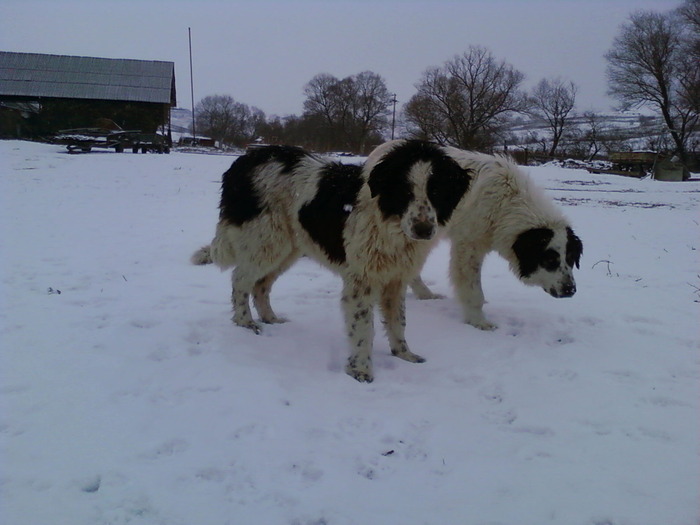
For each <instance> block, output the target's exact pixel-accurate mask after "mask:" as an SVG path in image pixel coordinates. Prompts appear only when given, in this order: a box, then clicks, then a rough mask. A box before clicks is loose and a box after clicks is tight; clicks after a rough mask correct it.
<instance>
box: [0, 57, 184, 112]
mask: <svg viewBox="0 0 700 525" xmlns="http://www.w3.org/2000/svg"><path fill="white" fill-rule="evenodd" d="M2 95H4V96H19V97H49V98H78V99H92V100H124V101H131V102H156V103H161V104H171V103H172V104H174V103H175V64H174V63H173V62H160V61H150V60H131V59H112V58H93V57H77V56H64V55H42V54H36V53H11V52H7V51H0V96H2Z"/></svg>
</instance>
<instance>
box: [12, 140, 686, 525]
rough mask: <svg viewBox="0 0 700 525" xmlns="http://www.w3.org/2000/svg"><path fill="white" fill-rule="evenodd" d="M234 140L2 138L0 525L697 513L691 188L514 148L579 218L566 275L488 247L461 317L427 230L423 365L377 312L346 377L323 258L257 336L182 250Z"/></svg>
mask: <svg viewBox="0 0 700 525" xmlns="http://www.w3.org/2000/svg"><path fill="white" fill-rule="evenodd" d="M231 161H232V157H227V156H221V155H219V156H208V155H194V154H185V153H176V152H174V153H172V154H170V155H155V154H148V155H143V154H139V155H134V154H131V153H122V154H118V153H114V152H109V151H106V152H95V153H90V154H82V155H69V154H67V153H66V151H65V149H63V148H62V147H59V146H51V145H43V144H33V143H25V142H17V141H3V142H0V168H1V172H0V173H1V176H0V184H1V186H0V227H1V230H0V250H1V251H0V261H1V262H0V278H1V280H2V290H3V291H2V294H1V295H0V297H1V298H2V303H1V307H2V310H1V312H0V313H1V315H2V317H1V319H2V324H1V325H0V333H1V334H2V336H1V341H2V349H1V350H0V356H1V361H0V367H1V368H0V379H1V385H0V400H1V405H0V418H1V419H0V440H1V441H0V443H1V444H2V452H1V455H0V457H1V458H2V469H0V490H1V491H2V492H1V497H2V501H1V503H0V505H1V507H2V512H1V513H0V514H1V515H2V520H1V521H2V523H3V524H4V523H6V524H8V525H12V524H23V525H43V524H48V523H50V524H52V525H62V524H65V525H107V524H110V525H113V524H114V525H116V524H120V525H121V524H127V523H128V524H134V525H142V524H143V525H146V524H148V525H150V524H168V525H189V524H198V525H208V524H212V525H221V524H230V525H233V524H258V523H259V524H268V523H275V524H278V523H279V524H289V525H310V524H315V525H320V524H333V525H335V524H340V525H349V524H355V523H358V524H359V523H362V524H394V523H395V524H409V525H410V524H416V525H419V524H452V523H455V524H457V523H459V524H468V525H472V524H473V525H487V524H488V525H497V524H500V525H511V524H516V525H528V524H532V525H542V524H546V523H551V524H572V525H576V524H580V525H603V524H606V525H689V524H694V523H698V521H699V520H700V499H699V496H698V487H699V486H700V468H699V467H700V461H699V454H698V452H699V447H698V431H699V430H700V424H699V423H700V410H698V409H699V408H700V407H698V405H699V397H698V385H699V383H700V381H699V378H700V367H699V359H698V355H699V354H698V349H699V347H700V344H699V339H700V338H699V333H698V324H697V319H698V308H699V307H700V304H699V303H698V301H699V300H700V295H699V292H698V288H699V287H700V277H699V276H698V268H699V264H698V263H699V261H698V239H700V236H699V233H700V232H699V230H700V226H699V224H698V220H699V218H698V213H697V212H698V203H699V201H700V187H698V186H697V185H696V183H694V182H691V183H669V182H664V183H661V182H655V181H650V180H636V179H629V178H624V177H615V176H609V175H608V176H606V175H590V174H589V173H587V172H585V171H582V170H564V169H561V168H558V167H539V168H532V169H530V173H531V174H532V176H533V177H534V178H535V179H536V180H537V181H538V182H539V183H540V184H541V185H542V186H543V187H545V188H546V189H547V191H548V193H550V194H551V195H552V197H553V198H554V199H556V200H557V201H558V202H559V203H560V205H561V206H563V208H564V210H565V212H566V213H567V215H568V216H569V217H570V219H571V220H572V222H573V224H574V226H575V230H576V232H577V234H578V235H579V236H580V237H581V238H582V239H583V242H584V257H583V261H582V263H583V264H582V267H581V269H580V271H578V273H577V284H578V289H579V292H578V293H577V294H576V296H575V297H573V298H571V299H553V298H551V297H549V296H548V295H546V294H545V293H544V292H543V291H541V290H537V289H534V288H527V287H525V286H523V285H522V284H520V283H519V282H518V281H517V279H516V278H515V277H514V276H512V274H510V273H509V270H508V268H507V265H506V263H505V262H504V261H503V260H502V259H500V258H498V257H496V256H491V257H489V258H488V260H487V261H486V265H485V273H484V289H485V293H486V296H487V299H488V300H489V304H487V305H486V308H485V310H486V314H487V315H488V316H490V318H491V319H492V320H494V321H495V322H497V323H498V324H499V325H500V328H499V329H498V330H496V331H495V332H482V331H479V330H477V329H475V328H473V327H471V326H469V325H466V324H464V323H462V322H461V319H460V309H459V306H458V304H457V303H456V302H455V300H454V299H453V298H452V294H451V290H450V285H449V280H448V276H447V267H448V257H449V245H448V244H447V243H446V242H443V243H441V244H440V245H439V246H438V247H437V248H436V250H435V251H434V253H433V254H432V255H431V257H430V259H429V260H428V263H427V265H426V268H425V269H424V272H423V276H424V278H425V280H426V281H427V282H428V284H429V285H430V286H431V287H432V288H433V291H435V292H439V293H443V294H446V295H447V296H448V298H447V299H443V300H437V301H418V300H416V299H415V298H414V297H413V296H412V295H410V294H409V297H408V301H407V316H408V327H407V335H408V338H409V342H410V344H411V345H412V349H413V350H415V351H416V352H419V353H421V354H422V355H424V356H426V357H427V359H428V361H427V362H426V363H425V364H420V365H419V364H410V363H407V362H404V361H401V360H398V359H396V358H393V357H392V356H390V355H389V352H388V345H387V342H386V339H385V337H384V336H383V334H382V333H381V329H380V327H379V326H378V327H377V337H376V341H375V367H376V368H375V376H376V379H375V382H374V383H372V384H371V385H366V384H360V383H357V382H356V381H354V380H352V379H351V378H349V377H348V376H347V375H345V374H344V373H343V365H344V360H345V355H346V349H345V338H344V336H343V329H342V320H341V315H340V307H339V301H338V299H339V292H340V281H339V279H338V278H337V277H335V276H333V275H332V274H330V273H329V272H328V271H326V270H324V269H322V268H320V267H319V266H318V265H317V264H315V263H313V262H312V261H310V260H306V259H303V260H301V261H300V262H299V263H298V264H297V265H295V266H294V267H293V268H292V269H291V270H290V271H289V272H288V273H287V274H286V275H284V276H283V277H282V278H281V279H280V280H279V281H278V283H277V284H276V287H275V289H274V290H273V294H272V300H273V305H274V306H275V309H276V311H277V312H278V313H279V314H282V315H284V316H286V317H288V318H289V319H290V322H289V323H286V324H283V325H274V326H269V327H268V326H266V327H265V331H264V332H263V334H262V335H260V336H256V335H254V334H253V333H251V332H249V331H247V330H244V329H241V328H238V327H235V326H233V325H232V324H231V322H230V306H229V294H230V285H229V276H228V274H226V273H221V272H219V271H218V270H217V269H215V268H213V267H211V266H209V267H195V266H191V265H190V264H189V261H188V259H189V256H190V254H191V253H192V252H193V251H194V250H195V249H196V248H198V247H199V246H201V245H203V244H206V243H207V242H208V241H209V240H210V239H211V237H212V235H213V232H214V225H215V221H216V217H217V202H218V192H219V178H220V175H221V173H223V172H224V171H225V170H226V169H227V168H228V166H229V165H230V163H231ZM59 292H60V293H59Z"/></svg>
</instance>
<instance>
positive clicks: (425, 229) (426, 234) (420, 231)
mask: <svg viewBox="0 0 700 525" xmlns="http://www.w3.org/2000/svg"><path fill="white" fill-rule="evenodd" d="M412 230H413V234H414V235H415V238H416V239H432V238H433V235H434V233H435V228H434V226H433V224H432V223H430V222H416V223H414V224H413V228H412Z"/></svg>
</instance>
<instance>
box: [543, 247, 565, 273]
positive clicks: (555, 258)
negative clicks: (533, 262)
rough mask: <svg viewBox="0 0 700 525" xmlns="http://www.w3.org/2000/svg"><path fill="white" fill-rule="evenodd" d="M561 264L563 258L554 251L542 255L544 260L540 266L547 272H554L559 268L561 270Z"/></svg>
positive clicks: (547, 251)
mask: <svg viewBox="0 0 700 525" xmlns="http://www.w3.org/2000/svg"><path fill="white" fill-rule="evenodd" d="M560 262H561V258H560V257H559V254H558V253H557V252H556V251H554V250H546V251H545V252H544V253H543V254H542V259H541V260H540V266H542V268H544V269H545V270H547V271H549V272H553V271H554V270H556V269H557V268H559V263H560Z"/></svg>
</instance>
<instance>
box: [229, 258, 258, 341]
mask: <svg viewBox="0 0 700 525" xmlns="http://www.w3.org/2000/svg"><path fill="white" fill-rule="evenodd" d="M255 282H256V279H255V277H252V276H251V275H250V273H249V272H246V271H245V270H244V268H242V267H241V266H238V267H237V268H236V269H235V270H233V273H232V275H231V283H232V288H233V289H232V291H231V303H232V304H233V322H234V323H235V324H237V325H238V326H242V327H243V328H249V329H250V330H252V331H253V332H255V333H256V334H259V333H260V332H262V328H261V327H260V325H259V324H258V323H256V322H255V321H253V316H252V314H251V312H250V292H251V290H252V289H253V286H254V285H255Z"/></svg>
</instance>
